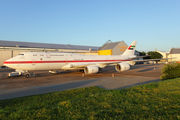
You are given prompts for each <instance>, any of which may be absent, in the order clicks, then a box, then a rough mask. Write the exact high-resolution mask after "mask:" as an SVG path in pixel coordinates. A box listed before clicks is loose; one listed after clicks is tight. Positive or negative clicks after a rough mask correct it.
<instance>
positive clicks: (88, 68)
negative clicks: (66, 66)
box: [84, 65, 99, 74]
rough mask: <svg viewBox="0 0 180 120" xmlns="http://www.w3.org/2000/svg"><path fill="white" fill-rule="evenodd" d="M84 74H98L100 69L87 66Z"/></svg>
mask: <svg viewBox="0 0 180 120" xmlns="http://www.w3.org/2000/svg"><path fill="white" fill-rule="evenodd" d="M84 72H85V73H86V74H94V73H98V72H99V67H98V66H94V65H90V66H86V67H85V68H84Z"/></svg>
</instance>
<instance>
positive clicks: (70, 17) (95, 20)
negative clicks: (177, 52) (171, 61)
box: [0, 0, 180, 52]
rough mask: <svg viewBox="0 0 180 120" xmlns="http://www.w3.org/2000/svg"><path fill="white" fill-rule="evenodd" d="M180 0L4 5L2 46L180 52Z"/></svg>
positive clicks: (5, 1) (13, 0)
mask: <svg viewBox="0 0 180 120" xmlns="http://www.w3.org/2000/svg"><path fill="white" fill-rule="evenodd" d="M179 6H180V0H0V40H9V41H23V42H39V43H57V44H71V45H88V46H101V45H102V44H104V43H105V42H106V41H108V40H109V39H110V40H111V41H113V42H116V41H122V40H124V41H125V42H126V43H127V44H128V45H129V44H130V43H131V42H132V41H133V40H136V41H138V43H137V48H136V49H137V50H138V51H146V52H147V51H154V50H155V49H156V48H157V49H158V50H161V51H169V49H171V48H173V47H174V48H180V7H179Z"/></svg>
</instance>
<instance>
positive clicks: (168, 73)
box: [160, 62, 180, 80]
mask: <svg viewBox="0 0 180 120" xmlns="http://www.w3.org/2000/svg"><path fill="white" fill-rule="evenodd" d="M179 76H180V63H177V62H174V63H169V64H165V65H164V67H163V68H162V75H161V76H160V79H161V80H166V79H172V78H177V77H179Z"/></svg>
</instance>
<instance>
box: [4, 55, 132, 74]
mask: <svg viewBox="0 0 180 120" xmlns="http://www.w3.org/2000/svg"><path fill="white" fill-rule="evenodd" d="M129 57H133V56H121V55H112V56H111V55H110V56H99V55H81V54H73V53H56V52H54V53H49V52H24V53H21V54H19V55H17V56H16V57H13V58H11V59H9V60H7V61H5V62H4V65H6V66H8V67H10V68H14V69H18V70H24V71H31V70H59V69H63V70H71V69H84V67H85V66H88V65H96V66H98V67H100V68H103V67H105V66H106V65H108V64H113V63H121V62H126V61H130V60H129Z"/></svg>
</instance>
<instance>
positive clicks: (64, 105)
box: [0, 78, 180, 120]
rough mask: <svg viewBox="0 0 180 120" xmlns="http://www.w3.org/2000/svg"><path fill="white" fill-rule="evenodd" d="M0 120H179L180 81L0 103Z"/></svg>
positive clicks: (85, 90) (81, 90)
mask: <svg viewBox="0 0 180 120" xmlns="http://www.w3.org/2000/svg"><path fill="white" fill-rule="evenodd" d="M0 119H3V120H4V119H42V120H44V119H66V120H67V119H82V120H83V119H103V120H104V119H106V120H109V119H117V120H119V119H123V120H124V119H158V120H159V119H160V120H161V119H167V120H169V119H180V78H176V79H171V80H167V81H161V82H157V83H150V84H146V85H140V86H135V87H131V88H127V89H122V90H105V89H102V88H99V87H88V88H80V89H73V90H67V91H61V92H55V93H49V94H43V95H36V96H29V97H22V98H15V99H9V100H1V101H0Z"/></svg>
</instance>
